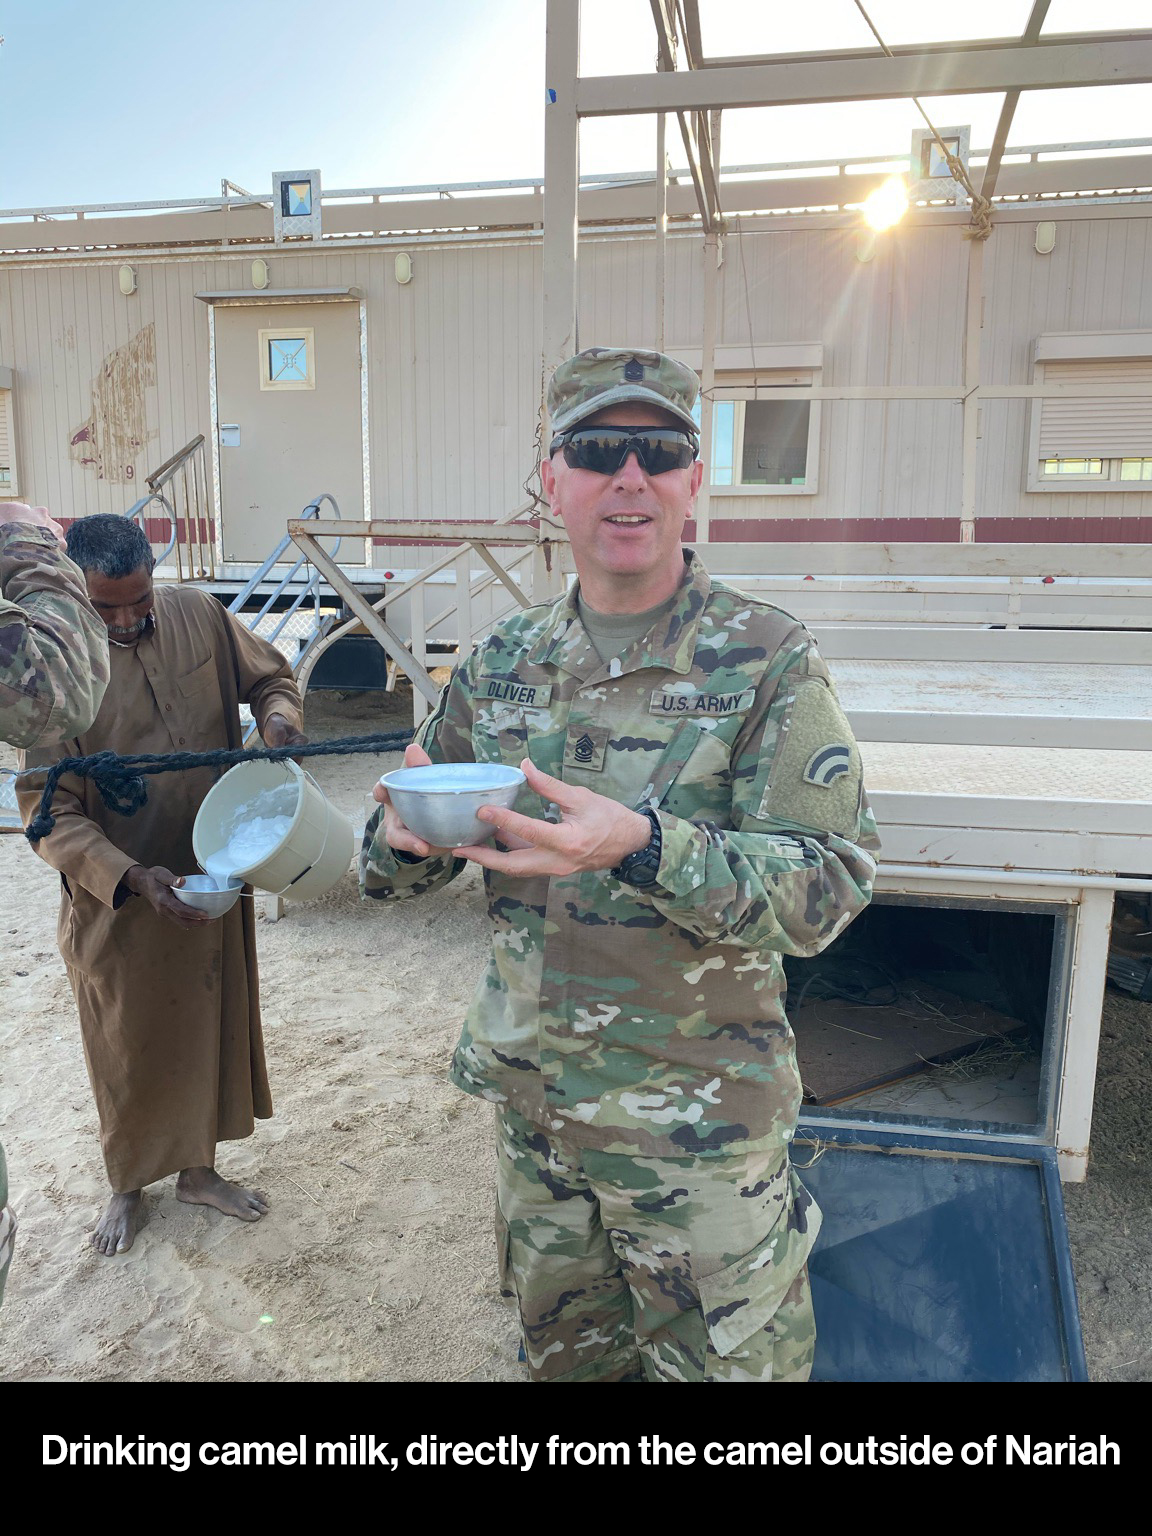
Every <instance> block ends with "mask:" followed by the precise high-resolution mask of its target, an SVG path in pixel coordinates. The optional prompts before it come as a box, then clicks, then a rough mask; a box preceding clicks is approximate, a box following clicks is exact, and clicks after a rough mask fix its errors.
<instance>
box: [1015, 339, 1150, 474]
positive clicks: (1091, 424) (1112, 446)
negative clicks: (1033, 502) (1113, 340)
mask: <svg viewBox="0 0 1152 1536" xmlns="http://www.w3.org/2000/svg"><path fill="white" fill-rule="evenodd" d="M1044 382H1045V383H1046V384H1065V385H1068V386H1069V387H1073V386H1075V385H1078V384H1138V385H1143V386H1144V388H1146V389H1147V391H1148V396H1147V398H1146V399H1143V400H1136V399H1117V400H1106V399H1089V400H1076V399H1070V400H1045V401H1043V402H1042V404H1041V411H1040V455H1041V457H1042V458H1075V457H1077V456H1078V455H1086V456H1092V457H1100V458H1105V459H1108V458H1125V457H1128V458H1133V457H1140V456H1142V455H1144V454H1148V455H1152V359H1137V358H1123V359H1117V360H1116V361H1113V362H1108V363H1102V362H1089V363H1079V362H1077V363H1063V362H1061V363H1056V362H1051V363H1045V364H1044Z"/></svg>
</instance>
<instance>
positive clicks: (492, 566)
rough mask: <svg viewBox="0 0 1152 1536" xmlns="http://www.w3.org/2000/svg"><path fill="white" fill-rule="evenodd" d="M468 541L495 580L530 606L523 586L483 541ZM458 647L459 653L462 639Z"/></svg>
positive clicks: (530, 600)
mask: <svg viewBox="0 0 1152 1536" xmlns="http://www.w3.org/2000/svg"><path fill="white" fill-rule="evenodd" d="M469 543H470V545H471V547H472V548H473V549H474V550H475V551H476V553H477V554H478V555H479V556H480V558H481V560H483V562H484V564H485V565H486V566H487V567H488V569H489V570H490V571H491V572H492V574H493V576H495V578H496V580H497V581H498V582H500V583H501V584H502V585H503V586H505V587H507V588H508V591H509V592H511V594H512V596H513V597H514V598H515V599H516V601H517V602H518V603H519V604H520V606H521V608H531V606H532V599H531V598H530V597H527V596H526V595H525V593H524V590H523V588H522V587H519V586H518V585H517V584H516V582H514V581H513V580H512V578H511V576H509V574H508V572H507V571H506V570H505V569H504V567H503V566H502V565H501V564H500V562H499V560H497V559H496V556H495V555H494V554H492V552H491V551H490V550H489V549H488V548H487V547H486V546H485V544H484V543H483V541H482V540H480V539H471V540H469ZM469 638H471V637H469ZM460 649H461V653H463V649H464V643H463V640H461V644H460Z"/></svg>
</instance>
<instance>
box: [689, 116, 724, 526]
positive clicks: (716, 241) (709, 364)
mask: <svg viewBox="0 0 1152 1536" xmlns="http://www.w3.org/2000/svg"><path fill="white" fill-rule="evenodd" d="M711 130H712V132H711V138H712V154H713V156H714V157H715V163H716V164H719V162H720V114H719V112H713V113H712V119H711ZM723 261H724V236H723V234H722V233H721V232H720V229H719V227H718V225H717V224H714V225H713V227H712V228H711V229H710V230H709V231H708V233H707V234H706V235H705V237H704V336H703V345H702V351H703V357H702V367H701V371H700V389H701V398H700V457H701V459H703V461H704V479H703V480H702V481H701V483H700V494H699V496H698V497H697V499H696V538H697V540H698V541H699V542H700V543H701V544H707V543H708V537H709V534H710V532H711V494H710V493H711V488H712V425H713V415H714V411H713V404H712V392H713V390H714V389H715V387H716V309H717V304H718V301H719V287H720V267H721V265H722V263H723Z"/></svg>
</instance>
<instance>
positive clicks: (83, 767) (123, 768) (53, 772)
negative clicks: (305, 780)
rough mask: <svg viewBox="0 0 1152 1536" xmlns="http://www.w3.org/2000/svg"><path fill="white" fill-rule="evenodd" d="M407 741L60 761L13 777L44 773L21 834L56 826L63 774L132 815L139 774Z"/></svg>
mask: <svg viewBox="0 0 1152 1536" xmlns="http://www.w3.org/2000/svg"><path fill="white" fill-rule="evenodd" d="M411 740H412V732H411V731H389V732H386V733H385V734H384V735H379V736H343V737H341V738H340V739H339V740H337V741H317V742H313V743H310V744H309V745H308V746H303V747H232V748H221V749H220V750H219V751H216V752H167V753H163V754H160V755H153V756H149V755H144V754H142V755H140V756H137V757H121V755H120V754H119V753H118V752H94V753H93V754H92V756H91V757H65V758H62V759H61V760H60V761H59V762H58V763H53V764H52V766H51V768H49V769H47V770H45V769H43V768H25V769H24V772H23V773H22V774H20V775H19V777H21V778H23V777H24V776H25V775H26V774H30V773H44V772H45V771H46V772H47V778H46V779H45V781H44V792H43V794H42V795H41V796H40V809H39V811H38V812H37V814H36V815H35V816H34V817H33V818H32V820H31V821H30V822H29V823H28V828H27V830H26V831H25V833H24V836H25V837H26V838H27V839H28V841H29V842H30V843H38V842H39V841H40V839H41V838H42V837H47V836H48V834H49V833H50V832H51V831H52V828H53V827H54V826H55V825H56V818H55V817H54V816H53V815H52V812H51V810H50V809H49V807H50V806H51V804H52V799H53V796H54V795H55V793H56V785H57V783H58V782H59V781H60V779H61V778H62V777H63V775H64V774H66V773H74V774H76V775H77V776H78V777H79V778H82V779H91V780H92V782H93V783H94V784H95V786H96V788H97V790H98V791H99V794H100V798H101V800H103V802H104V804H105V805H106V806H107V807H108V809H109V810H110V811H116V812H118V813H119V814H120V815H121V816H135V814H136V812H137V811H138V810H139V809H140V807H141V806H142V805H145V804H146V803H147V801H148V790H147V788H146V786H145V783H144V775H145V774H152V773H182V772H184V771H185V770H186V769H189V768H232V767H234V766H235V765H236V764H237V763H255V762H260V761H264V762H269V763H282V762H283V761H284V759H285V758H287V757H342V756H344V755H346V754H351V753H353V752H375V753H380V752H399V751H400V750H401V749H402V748H403V747H406V746H407V745H408V743H409V742H410V741H411Z"/></svg>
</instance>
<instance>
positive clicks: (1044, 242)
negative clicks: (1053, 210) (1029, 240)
mask: <svg viewBox="0 0 1152 1536" xmlns="http://www.w3.org/2000/svg"><path fill="white" fill-rule="evenodd" d="M1055 247H1056V225H1055V224H1054V223H1052V222H1051V221H1050V220H1048V219H1045V220H1044V222H1043V223H1042V224H1037V226H1036V252H1037V255H1040V256H1051V254H1052V252H1053V250H1054V249H1055Z"/></svg>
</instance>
